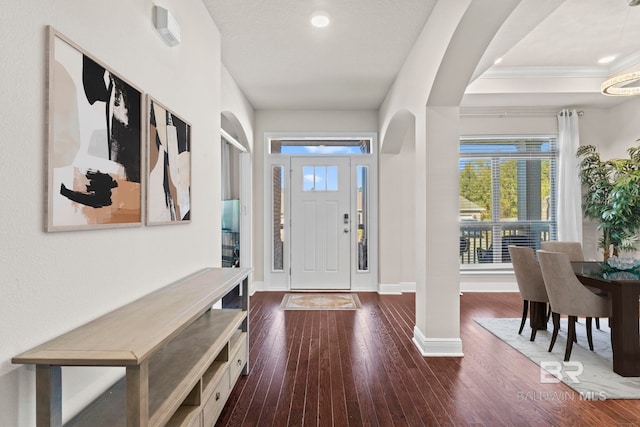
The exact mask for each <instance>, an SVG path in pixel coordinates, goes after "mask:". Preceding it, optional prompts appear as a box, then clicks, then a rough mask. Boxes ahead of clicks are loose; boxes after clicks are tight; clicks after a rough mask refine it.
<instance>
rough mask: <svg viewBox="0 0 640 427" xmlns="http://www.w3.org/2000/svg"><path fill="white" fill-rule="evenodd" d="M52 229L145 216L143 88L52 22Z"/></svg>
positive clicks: (128, 222) (138, 220) (130, 221)
mask: <svg viewBox="0 0 640 427" xmlns="http://www.w3.org/2000/svg"><path fill="white" fill-rule="evenodd" d="M48 95H49V100H48V101H49V102H48V108H49V111H48V115H49V135H48V150H49V152H48V203H47V205H48V209H47V210H48V214H47V230H48V231H64V230H82V229H93V228H107V227H121V226H132V225H140V224H142V216H143V212H142V210H143V207H142V182H141V178H142V152H141V150H142V140H143V137H144V132H143V128H142V126H143V122H142V110H143V105H142V92H141V91H140V90H139V89H137V88H136V87H134V86H133V85H131V84H130V83H128V82H127V81H126V80H125V79H123V78H122V77H121V76H120V75H118V74H117V73H115V72H113V71H112V70H111V69H109V68H108V67H107V66H105V65H104V64H102V63H100V62H99V61H98V60H96V59H95V58H93V57H91V56H90V55H89V54H88V53H87V52H86V51H84V50H83V49H81V48H80V47H78V46H77V45H76V44H75V43H73V42H72V41H70V40H69V39H68V38H66V37H65V36H63V35H62V34H60V33H59V32H57V31H56V30H54V29H53V28H51V27H50V28H49V93H48Z"/></svg>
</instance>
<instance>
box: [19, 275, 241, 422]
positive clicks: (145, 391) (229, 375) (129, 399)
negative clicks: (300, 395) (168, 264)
mask: <svg viewBox="0 0 640 427" xmlns="http://www.w3.org/2000/svg"><path fill="white" fill-rule="evenodd" d="M250 272H251V269H246V268H208V269H204V270H201V271H199V272H197V273H195V274H193V275H191V276H188V277H186V278H184V279H181V280H179V281H177V282H175V283H173V284H171V285H169V286H166V287H164V288H161V289H158V290H156V291H154V292H152V293H150V294H148V295H146V296H144V297H142V298H140V299H138V300H136V301H133V302H131V303H130V304H127V305H125V306H123V307H121V308H119V309H116V310H114V311H112V312H110V313H107V314H105V315H104V316H102V317H99V318H97V319H95V320H93V321H91V322H89V323H87V324H85V325H82V326H80V327H78V328H76V329H74V330H72V331H70V332H68V333H65V334H63V335H60V336H58V337H56V338H54V339H52V340H50V341H48V342H46V343H44V344H42V345H39V346H37V347H34V348H33V349H31V350H29V351H26V352H24V353H22V354H20V355H18V356H16V357H14V358H13V359H12V362H13V363H18V364H35V365H36V422H37V426H38V427H44V426H46V427H53V426H55V427H58V426H61V425H62V396H61V395H62V390H61V383H62V381H61V366H122V367H125V368H126V369H125V371H126V374H125V376H124V377H123V378H122V379H121V380H120V381H118V382H117V383H116V384H115V385H114V386H113V387H111V388H110V389H109V390H107V391H106V392H105V393H104V394H103V395H101V396H100V397H99V398H98V399H96V400H95V401H94V402H93V403H91V404H90V405H89V406H87V407H86V408H85V409H84V410H83V411H82V412H80V413H79V414H78V415H76V416H75V417H74V418H73V419H71V420H70V421H69V422H68V423H67V424H65V425H67V426H91V427H96V426H109V427H115V426H122V427H147V426H165V425H166V426H184V427H196V426H197V427H200V426H204V427H208V426H213V425H214V424H215V421H216V419H217V418H218V416H219V415H220V412H221V411H222V408H223V406H224V404H225V402H226V400H227V397H228V396H229V393H230V391H231V389H233V386H234V384H235V382H236V381H237V379H238V377H239V376H240V374H241V373H242V374H244V375H246V374H248V373H249V363H248V359H249V358H248V356H249V353H248V349H249V346H248V341H249V297H248V295H249V289H248V275H249V273H250ZM238 286H240V287H241V295H242V297H241V307H240V308H235V309H229V308H222V309H212V308H211V307H212V305H213V304H214V303H215V302H217V301H219V300H221V299H222V297H223V296H225V295H227V294H228V293H229V292H230V291H232V290H233V289H235V288H236V287H238Z"/></svg>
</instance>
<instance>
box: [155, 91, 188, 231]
mask: <svg viewBox="0 0 640 427" xmlns="http://www.w3.org/2000/svg"><path fill="white" fill-rule="evenodd" d="M147 107H148V108H147V110H148V126H147V129H148V132H147V134H148V136H147V162H148V163H147V171H148V176H147V210H146V212H147V224H149V225H157V224H179V223H186V222H189V221H190V220H191V125H190V124H189V123H187V122H186V121H184V120H183V119H181V118H180V117H178V116H177V115H176V114H175V113H173V112H172V111H171V110H169V109H168V108H167V107H165V106H164V105H162V104H160V103H159V102H158V101H156V100H155V99H153V98H152V97H151V96H147Z"/></svg>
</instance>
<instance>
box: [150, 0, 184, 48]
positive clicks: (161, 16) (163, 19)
mask: <svg viewBox="0 0 640 427" xmlns="http://www.w3.org/2000/svg"><path fill="white" fill-rule="evenodd" d="M154 9H155V12H156V29H157V30H158V32H159V33H160V35H161V36H162V39H163V40H164V42H165V43H166V44H167V45H168V46H175V45H177V44H178V43H180V24H178V21H176V19H175V18H174V17H173V15H172V14H171V13H170V12H169V11H168V10H167V9H165V8H164V7H160V6H154Z"/></svg>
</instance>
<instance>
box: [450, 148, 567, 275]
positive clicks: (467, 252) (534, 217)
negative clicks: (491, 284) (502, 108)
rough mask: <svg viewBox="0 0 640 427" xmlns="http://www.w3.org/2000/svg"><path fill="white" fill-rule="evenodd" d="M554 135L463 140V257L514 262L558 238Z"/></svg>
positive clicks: (472, 260) (464, 261)
mask: <svg viewBox="0 0 640 427" xmlns="http://www.w3.org/2000/svg"><path fill="white" fill-rule="evenodd" d="M557 162H558V148H557V143H556V137H555V136H554V137H509V138H503V137H497V138H463V139H461V141H460V164H459V171H460V207H459V219H460V262H461V263H462V264H478V263H510V262H511V259H510V257H509V251H508V246H509V245H517V246H529V247H531V248H534V249H538V248H539V247H540V242H541V241H546V240H553V239H555V238H556V228H557V227H556V194H557V191H556V183H557Z"/></svg>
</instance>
